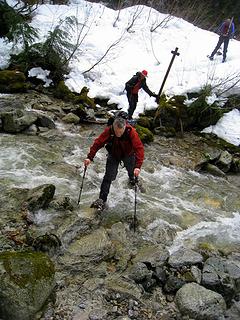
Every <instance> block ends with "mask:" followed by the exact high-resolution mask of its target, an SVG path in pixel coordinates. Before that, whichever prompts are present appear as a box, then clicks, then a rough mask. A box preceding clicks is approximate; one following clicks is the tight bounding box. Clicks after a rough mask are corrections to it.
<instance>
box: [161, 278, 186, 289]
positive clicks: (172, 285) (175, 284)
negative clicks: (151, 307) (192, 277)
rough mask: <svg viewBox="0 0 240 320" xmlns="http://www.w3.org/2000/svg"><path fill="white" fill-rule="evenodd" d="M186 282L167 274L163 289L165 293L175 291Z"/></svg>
mask: <svg viewBox="0 0 240 320" xmlns="http://www.w3.org/2000/svg"><path fill="white" fill-rule="evenodd" d="M185 283H186V282H185V281H184V280H182V279H181V278H178V277H176V276H172V275H171V276H169V278H168V279H167V281H166V284H165V286H164V291H165V292H167V293H175V292H176V291H177V290H178V289H180V288H181V287H182V286H183V285H184V284H185Z"/></svg>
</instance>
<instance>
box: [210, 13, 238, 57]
mask: <svg viewBox="0 0 240 320" xmlns="http://www.w3.org/2000/svg"><path fill="white" fill-rule="evenodd" d="M217 33H218V34H219V39H218V43H217V45H216V47H215V49H214V50H213V52H212V53H211V55H210V56H209V59H210V60H213V57H214V55H215V54H216V53H217V51H218V49H219V48H220V47H221V45H222V43H223V59H222V62H225V61H226V56H227V49H228V43H229V40H230V39H231V38H233V36H234V33H235V26H234V22H233V18H232V19H227V20H225V21H223V22H222V24H221V25H220V26H219V27H218V29H217Z"/></svg>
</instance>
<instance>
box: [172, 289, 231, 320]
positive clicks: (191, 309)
mask: <svg viewBox="0 0 240 320" xmlns="http://www.w3.org/2000/svg"><path fill="white" fill-rule="evenodd" d="M175 302H176V304H177V306H178V308H179V310H180V311H181V313H182V315H188V316H189V317H192V318H194V319H196V320H203V319H206V320H220V319H224V313H225V310H226V303H225V301H224V299H223V297H222V296H221V295H220V294H219V293H216V292H214V291H211V290H208V289H206V288H204V287H202V286H200V285H198V284H196V283H189V284H185V285H184V286H183V287H182V288H181V289H179V290H178V292H177V294H176V297H175Z"/></svg>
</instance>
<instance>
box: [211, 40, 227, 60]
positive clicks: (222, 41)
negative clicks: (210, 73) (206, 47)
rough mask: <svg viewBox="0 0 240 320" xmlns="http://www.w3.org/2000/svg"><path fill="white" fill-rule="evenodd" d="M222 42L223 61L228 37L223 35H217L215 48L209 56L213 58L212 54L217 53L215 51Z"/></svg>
mask: <svg viewBox="0 0 240 320" xmlns="http://www.w3.org/2000/svg"><path fill="white" fill-rule="evenodd" d="M222 43H223V60H224V61H225V59H226V56H227V49H228V43H229V37H224V36H220V37H219V40H218V43H217V45H216V48H215V49H214V50H213V52H212V53H211V57H212V58H213V56H214V55H215V54H216V53H217V51H218V49H219V48H220V47H221V45H222Z"/></svg>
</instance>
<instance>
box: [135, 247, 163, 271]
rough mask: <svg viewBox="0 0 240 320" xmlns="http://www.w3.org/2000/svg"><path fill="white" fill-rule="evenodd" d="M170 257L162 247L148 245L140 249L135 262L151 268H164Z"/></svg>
mask: <svg viewBox="0 0 240 320" xmlns="http://www.w3.org/2000/svg"><path fill="white" fill-rule="evenodd" d="M168 257H169V252H168V251H167V250H166V249H164V248H163V247H162V246H160V245H148V246H146V247H143V248H140V249H139V250H138V252H137V254H136V256H135V258H134V259H133V262H143V263H145V264H146V265H149V266H151V267H161V266H163V265H164V264H165V263H166V261H167V259H168Z"/></svg>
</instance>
